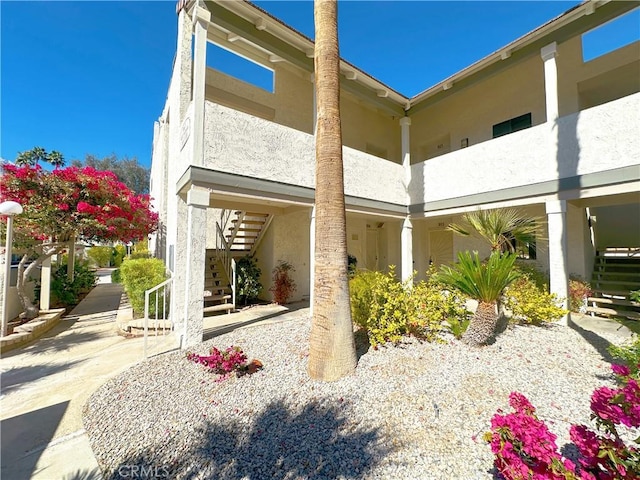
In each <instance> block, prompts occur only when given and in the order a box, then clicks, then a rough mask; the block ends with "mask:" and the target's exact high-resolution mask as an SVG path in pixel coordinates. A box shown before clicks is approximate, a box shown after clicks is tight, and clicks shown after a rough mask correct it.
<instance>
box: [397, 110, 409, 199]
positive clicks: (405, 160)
mask: <svg viewBox="0 0 640 480" xmlns="http://www.w3.org/2000/svg"><path fill="white" fill-rule="evenodd" d="M410 126H411V119H410V118H409V117H402V118H401V119H400V135H401V148H402V168H403V170H404V182H405V188H406V190H407V204H409V203H411V201H410V200H411V199H410V198H409V184H410V183H411V135H410V132H409V127H410Z"/></svg>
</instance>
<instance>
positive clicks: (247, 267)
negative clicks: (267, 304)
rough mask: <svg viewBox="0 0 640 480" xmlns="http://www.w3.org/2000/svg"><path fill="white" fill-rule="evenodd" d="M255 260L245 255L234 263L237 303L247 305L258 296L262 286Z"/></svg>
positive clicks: (259, 271)
mask: <svg viewBox="0 0 640 480" xmlns="http://www.w3.org/2000/svg"><path fill="white" fill-rule="evenodd" d="M257 262H258V261H257V260H256V259H255V258H254V257H253V256H251V255H245V256H244V257H242V258H241V259H240V260H238V262H237V263H236V274H237V281H236V297H237V299H238V302H242V304H243V305H247V304H248V303H249V302H252V301H254V300H255V299H257V298H258V295H260V291H261V290H262V284H261V283H260V274H261V273H262V271H261V270H260V269H259V268H258V264H257Z"/></svg>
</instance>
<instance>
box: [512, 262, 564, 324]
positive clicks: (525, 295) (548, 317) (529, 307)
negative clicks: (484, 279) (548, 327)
mask: <svg viewBox="0 0 640 480" xmlns="http://www.w3.org/2000/svg"><path fill="white" fill-rule="evenodd" d="M515 268H516V270H517V271H518V272H519V273H520V277H519V278H518V279H517V280H515V281H514V282H513V283H512V284H511V285H509V286H508V287H507V288H506V289H505V292H504V305H505V307H507V308H508V309H509V310H510V311H511V314H512V318H513V319H514V320H518V321H521V322H525V323H531V324H534V325H540V324H542V323H545V322H552V321H554V320H557V319H559V318H561V317H563V316H564V315H566V314H567V310H565V309H563V308H562V307H560V306H558V297H557V296H556V295H555V294H552V293H549V288H548V286H547V283H546V281H544V280H545V277H544V275H543V274H541V273H540V272H538V271H537V270H535V269H525V268H521V266H520V265H517V266H516V267H515Z"/></svg>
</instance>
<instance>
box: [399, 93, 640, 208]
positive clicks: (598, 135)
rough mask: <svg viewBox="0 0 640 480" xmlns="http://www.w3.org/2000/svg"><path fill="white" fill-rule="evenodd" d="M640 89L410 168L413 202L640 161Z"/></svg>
mask: <svg viewBox="0 0 640 480" xmlns="http://www.w3.org/2000/svg"><path fill="white" fill-rule="evenodd" d="M639 124H640V93H636V94H633V95H629V96H627V97H624V98H621V99H618V100H614V101H612V102H609V103H605V104H602V105H598V106H596V107H593V108H590V109H587V110H583V111H580V112H578V113H575V114H572V115H567V116H565V117H561V118H560V119H559V121H558V123H557V124H556V125H550V124H548V123H546V124H542V125H538V126H535V127H532V128H529V129H526V130H521V131H519V132H516V133H512V134H509V135H505V136H503V137H499V138H496V139H493V140H490V141H487V142H484V143H480V144H477V145H473V146H471V147H468V148H465V149H461V150H457V151H455V152H452V153H449V154H446V155H442V156H440V157H436V158H433V159H430V160H426V161H424V162H421V163H418V164H415V165H413V166H412V167H411V175H412V177H411V178H412V181H411V184H410V185H409V193H410V195H411V203H412V204H416V203H418V204H419V203H429V202H438V201H442V200H447V199H451V198H457V197H464V196H468V195H475V194H485V193H487V192H492V191H497V190H504V189H509V188H516V187H524V186H530V185H534V184H541V183H544V182H550V181H557V180H558V179H565V178H572V177H577V176H581V175H588V174H594V173H598V172H604V171H607V170H613V169H617V168H621V167H628V166H635V165H640V160H639V159H638V152H639V151H640V138H639V137H638V135H637V126H638V125H639Z"/></svg>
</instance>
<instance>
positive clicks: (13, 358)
mask: <svg viewBox="0 0 640 480" xmlns="http://www.w3.org/2000/svg"><path fill="white" fill-rule="evenodd" d="M98 274H99V279H100V280H99V281H100V283H99V284H98V285H97V286H96V287H95V288H94V289H93V290H92V291H91V293H89V295H87V296H86V297H85V299H84V300H83V301H82V302H81V303H80V304H79V305H78V306H77V307H76V308H75V309H74V310H73V311H72V312H71V314H70V315H69V316H66V317H64V318H63V319H62V320H61V321H60V324H58V325H56V326H55V327H54V328H53V329H51V330H50V331H49V332H47V333H46V334H45V335H44V336H43V337H41V338H40V339H38V340H36V341H35V342H33V343H31V344H29V345H27V346H25V347H22V348H20V349H17V350H14V351H11V352H9V353H7V354H6V355H4V356H3V358H2V359H1V360H0V371H2V386H1V389H0V404H1V417H0V418H1V419H2V421H1V426H0V428H1V432H2V436H1V444H2V452H1V469H0V477H1V478H2V479H5V478H6V479H8V480H28V479H35V480H71V479H73V480H93V479H100V478H101V477H100V473H99V469H98V464H97V463H96V460H95V457H94V455H93V452H92V451H91V448H90V446H89V441H88V438H87V435H86V433H85V431H84V428H83V425H82V409H83V407H84V404H85V403H86V402H87V400H88V398H89V397H90V396H91V394H92V393H93V392H94V391H96V390H97V389H98V387H100V386H101V385H102V384H103V383H105V382H106V381H107V380H108V379H110V378H112V377H114V376H116V375H117V374H119V373H120V372H122V371H124V370H126V369H127V368H129V367H130V366H132V365H134V364H135V363H137V362H139V361H141V360H142V359H143V339H142V338H130V339H126V338H124V337H121V336H118V335H116V331H115V325H116V324H115V319H116V314H117V310H118V306H119V304H120V297H121V294H122V288H121V286H120V285H115V284H111V283H110V270H108V269H103V270H100V271H99V272H98ZM307 306H308V305H307V304H297V305H296V304H294V305H291V306H290V308H285V307H280V306H277V305H265V306H261V307H256V308H250V309H248V310H246V311H243V312H240V313H236V314H232V315H220V316H216V317H208V318H206V319H205V323H204V337H205V339H208V338H211V337H213V336H216V335H220V334H222V333H225V332H227V331H230V330H232V329H234V328H238V327H242V326H250V325H254V324H256V323H258V322H260V323H266V322H271V321H278V318H277V317H279V316H280V315H281V314H283V313H286V312H289V311H291V310H295V309H303V308H305V307H307ZM174 346H175V336H174V335H170V336H168V337H158V338H157V339H156V338H154V337H150V339H149V351H150V354H157V353H160V352H163V351H168V350H171V349H173V348H174Z"/></svg>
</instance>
